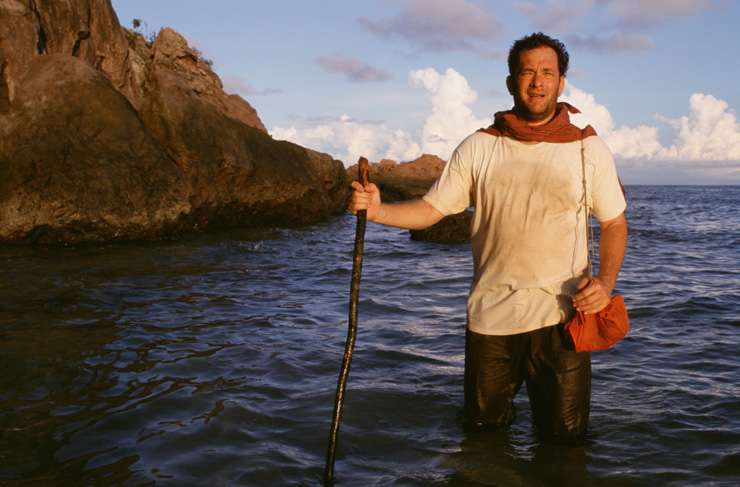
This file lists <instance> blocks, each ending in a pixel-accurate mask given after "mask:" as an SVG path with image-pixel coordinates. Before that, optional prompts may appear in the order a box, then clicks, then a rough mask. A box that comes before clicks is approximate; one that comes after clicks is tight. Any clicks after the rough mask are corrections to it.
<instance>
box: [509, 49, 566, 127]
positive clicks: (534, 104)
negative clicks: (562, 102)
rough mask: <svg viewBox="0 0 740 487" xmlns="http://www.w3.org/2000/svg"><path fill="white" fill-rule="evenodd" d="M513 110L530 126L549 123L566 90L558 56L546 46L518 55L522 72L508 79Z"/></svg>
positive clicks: (519, 71) (519, 70)
mask: <svg viewBox="0 0 740 487" xmlns="http://www.w3.org/2000/svg"><path fill="white" fill-rule="evenodd" d="M506 86H507V87H508V88H509V93H511V94H512V95H513V96H514V108H515V109H516V111H517V113H518V114H519V116H520V117H522V118H524V119H526V120H527V121H528V122H529V124H530V125H541V124H544V123H547V122H548V121H549V120H550V119H551V118H552V116H553V115H554V113H555V107H556V105H557V102H558V96H560V94H561V93H562V92H563V88H565V77H564V76H560V70H559V69H558V55H557V53H556V52H555V50H554V49H552V48H550V47H546V46H542V47H536V48H534V49H530V50H528V51H522V52H521V53H520V54H519V69H518V71H517V72H516V73H514V74H513V75H511V76H509V77H508V78H507V79H506Z"/></svg>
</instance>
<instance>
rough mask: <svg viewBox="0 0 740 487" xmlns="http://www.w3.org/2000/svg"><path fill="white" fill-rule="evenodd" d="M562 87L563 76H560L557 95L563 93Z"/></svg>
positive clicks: (563, 87) (563, 84)
mask: <svg viewBox="0 0 740 487" xmlns="http://www.w3.org/2000/svg"><path fill="white" fill-rule="evenodd" d="M564 89H565V76H561V77H560V81H558V96H560V95H562V94H563V90H564Z"/></svg>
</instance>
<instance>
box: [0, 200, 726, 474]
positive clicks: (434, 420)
mask: <svg viewBox="0 0 740 487" xmlns="http://www.w3.org/2000/svg"><path fill="white" fill-rule="evenodd" d="M627 193H628V199H629V202H630V205H629V210H628V218H629V223H630V244H629V251H628V255H627V258H626V261H625V264H624V267H623V271H622V274H621V278H620V281H619V284H618V291H619V292H620V293H621V294H623V295H624V297H625V300H626V302H627V306H628V308H629V310H630V313H631V318H632V328H631V331H630V334H629V336H628V337H627V338H626V339H625V340H624V341H623V342H621V343H620V344H618V345H617V346H616V347H615V348H613V349H611V350H609V351H605V352H598V353H594V354H593V356H592V360H593V395H592V412H591V421H590V429H589V435H588V439H587V441H586V443H585V444H584V445H582V446H577V447H570V448H565V447H558V446H553V445H548V444H542V443H540V442H539V441H538V439H537V438H536V437H535V436H534V434H533V432H532V426H531V416H530V412H529V405H528V403H527V400H526V391H525V390H524V389H523V390H522V391H520V394H519V396H518V398H517V400H516V406H517V408H518V416H517V418H516V420H515V423H514V424H513V425H512V427H511V428H510V429H508V430H506V431H501V432H495V433H478V434H466V433H464V432H463V429H462V425H461V411H462V403H463V381H462V374H463V356H464V329H465V300H466V295H467V292H468V287H469V283H470V278H471V273H472V264H471V257H470V249H469V246H468V245H441V244H433V243H424V242H414V241H411V240H410V239H409V237H408V233H407V232H405V231H402V230H397V229H388V228H384V227H381V226H378V225H374V224H369V225H368V230H367V239H366V251H365V266H364V270H363V281H362V287H361V293H360V294H361V301H360V308H359V334H358V338H357V346H356V349H355V353H354V357H353V361H352V369H351V372H350V375H349V384H348V389H347V398H346V403H345V407H344V416H343V418H342V423H341V429H340V432H339V446H338V455H337V461H336V469H335V475H336V480H337V482H336V485H338V486H389V485H393V486H488V485H496V486H549V485H574V486H576V485H578V486H580V485H598V486H601V485H605V486H621V485H625V486H633V485H634V486H641V485H645V486H655V485H661V486H663V485H690V486H696V485H728V486H730V485H740V187H701V186H683V187H681V186H673V187H671V186H633V187H628V188H627ZM354 228H355V219H354V217H352V216H351V215H345V216H341V217H338V218H336V219H334V220H332V221H329V222H325V223H322V224H319V225H315V226H310V227H306V228H301V229H292V230H274V229H265V230H239V231H231V232H227V233H221V234H215V235H209V236H202V237H197V238H193V239H189V240H184V241H178V242H165V243H138V244H118V245H99V246H77V247H61V248H43V247H39V248H13V247H4V248H1V249H0V263H1V265H2V279H0V371H1V372H0V485H2V486H15V485H22V486H26V485H33V486H36V485H39V486H46V485H49V486H56V485H61V486H64V485H75V486H76V485H95V486H98V485H101V486H103V485H132V486H134V485H166V486H170V485H171V486H188V485H209V486H220V485H247V486H291V485H320V483H321V478H322V473H323V467H324V459H325V453H326V446H327V438H328V432H329V426H330V418H331V413H332V408H333V402H334V394H335V389H336V382H337V374H338V372H339V366H340V363H341V360H342V354H343V350H344V341H345V338H346V333H347V304H348V296H349V284H350V269H351V264H352V244H353V240H354Z"/></svg>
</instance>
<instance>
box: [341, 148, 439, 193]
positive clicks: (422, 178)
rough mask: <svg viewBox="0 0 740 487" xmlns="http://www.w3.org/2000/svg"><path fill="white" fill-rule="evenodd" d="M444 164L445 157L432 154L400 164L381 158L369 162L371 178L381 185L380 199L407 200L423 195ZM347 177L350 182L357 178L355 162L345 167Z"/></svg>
mask: <svg viewBox="0 0 740 487" xmlns="http://www.w3.org/2000/svg"><path fill="white" fill-rule="evenodd" d="M444 165H445V161H444V160H442V159H440V158H439V157H437V156H435V155H431V154H424V155H422V156H421V157H419V158H418V159H414V160H413V161H410V162H402V163H400V164H398V163H396V162H395V161H392V160H390V159H383V160H382V161H380V162H378V163H373V164H370V181H372V182H373V183H375V184H376V185H377V186H378V187H379V188H380V192H381V194H382V196H383V201H403V200H409V199H412V198H418V197H420V196H424V194H425V193H426V192H427V190H428V189H429V187H430V186H431V185H432V183H434V181H435V180H436V179H437V178H438V177H439V175H440V174H442V168H444ZM347 177H348V178H349V180H350V181H354V180H356V179H357V165H354V166H351V167H349V168H348V169H347Z"/></svg>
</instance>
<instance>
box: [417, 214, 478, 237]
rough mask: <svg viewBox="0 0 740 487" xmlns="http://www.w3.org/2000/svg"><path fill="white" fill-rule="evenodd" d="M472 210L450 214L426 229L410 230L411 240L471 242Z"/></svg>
mask: <svg viewBox="0 0 740 487" xmlns="http://www.w3.org/2000/svg"><path fill="white" fill-rule="evenodd" d="M472 219H473V212H472V211H463V212H462V213H457V214H455V215H450V216H447V217H445V218H443V219H442V220H440V221H439V222H438V223H436V224H434V225H432V226H431V227H429V228H427V229H425V230H409V233H410V234H411V240H422V241H426V242H438V243H448V244H458V243H467V242H470V223H471V221H472Z"/></svg>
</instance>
